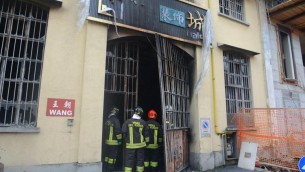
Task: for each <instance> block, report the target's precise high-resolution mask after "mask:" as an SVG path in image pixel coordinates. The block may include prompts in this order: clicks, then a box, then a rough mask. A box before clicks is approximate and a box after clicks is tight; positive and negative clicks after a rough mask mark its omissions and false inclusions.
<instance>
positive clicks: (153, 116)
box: [148, 110, 157, 119]
mask: <svg viewBox="0 0 305 172" xmlns="http://www.w3.org/2000/svg"><path fill="white" fill-rule="evenodd" d="M148 118H150V119H157V112H156V111H154V110H150V111H148Z"/></svg>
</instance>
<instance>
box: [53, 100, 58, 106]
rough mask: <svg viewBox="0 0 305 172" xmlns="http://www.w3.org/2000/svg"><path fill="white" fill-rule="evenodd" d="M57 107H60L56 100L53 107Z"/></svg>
mask: <svg viewBox="0 0 305 172" xmlns="http://www.w3.org/2000/svg"><path fill="white" fill-rule="evenodd" d="M55 107H58V105H57V101H56V100H55V101H54V102H53V108H55Z"/></svg>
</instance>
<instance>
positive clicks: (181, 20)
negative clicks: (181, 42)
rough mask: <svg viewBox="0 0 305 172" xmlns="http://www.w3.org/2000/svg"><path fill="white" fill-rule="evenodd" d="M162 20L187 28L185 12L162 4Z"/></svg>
mask: <svg viewBox="0 0 305 172" xmlns="http://www.w3.org/2000/svg"><path fill="white" fill-rule="evenodd" d="M160 21H162V22H165V23H169V24H172V25H176V26H179V27H183V28H185V13H184V12H181V11H178V10H175V9H172V8H168V7H165V6H163V5H160Z"/></svg>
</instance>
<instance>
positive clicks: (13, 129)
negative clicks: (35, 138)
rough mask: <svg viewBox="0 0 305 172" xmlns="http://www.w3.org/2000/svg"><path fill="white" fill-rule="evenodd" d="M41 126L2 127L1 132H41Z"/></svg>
mask: <svg viewBox="0 0 305 172" xmlns="http://www.w3.org/2000/svg"><path fill="white" fill-rule="evenodd" d="M39 132H40V128H29V127H0V133H39Z"/></svg>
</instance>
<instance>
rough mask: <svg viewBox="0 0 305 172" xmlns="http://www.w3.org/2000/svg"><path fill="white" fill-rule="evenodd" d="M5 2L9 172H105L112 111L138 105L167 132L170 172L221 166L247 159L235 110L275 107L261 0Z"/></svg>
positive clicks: (2, 150)
mask: <svg viewBox="0 0 305 172" xmlns="http://www.w3.org/2000/svg"><path fill="white" fill-rule="evenodd" d="M0 3H1V21H0V32H1V33H0V38H1V39H0V41H1V59H0V60H1V61H0V64H1V67H0V73H1V78H0V82H1V83H0V93H1V99H0V104H1V105H0V107H1V111H0V135H1V136H0V137H1V139H0V157H1V159H0V162H1V163H3V164H4V171H5V172H8V171H24V170H26V171H47V170H49V171H101V170H103V163H102V161H103V160H102V156H103V152H104V150H103V121H104V120H105V119H106V117H107V116H108V114H107V113H108V112H109V110H110V108H111V107H112V106H117V107H119V109H120V121H121V123H123V122H124V121H125V120H126V119H128V118H130V117H131V115H132V113H133V108H134V107H135V106H137V105H139V106H141V107H143V108H144V111H145V113H147V112H148V110H150V109H155V110H156V111H157V113H158V121H159V122H160V123H162V125H163V128H164V132H163V134H164V140H165V143H164V145H163V147H162V148H161V152H162V155H163V156H162V157H163V158H162V159H163V161H162V162H161V163H160V166H161V168H162V169H164V171H181V170H183V169H185V168H187V167H189V166H190V167H192V168H194V169H198V170H208V169H213V168H215V167H217V166H221V165H223V164H224V163H225V161H230V160H235V159H237V158H238V155H237V144H236V140H235V139H236V134H235V131H236V128H235V126H234V123H233V122H232V118H233V117H234V113H236V112H237V111H238V109H239V108H254V107H256V108H265V107H267V104H268V103H267V99H266V98H267V87H266V85H267V84H265V81H266V79H265V72H264V65H265V64H264V63H265V61H264V56H263V48H264V47H263V46H262V42H263V41H262V37H261V35H262V30H261V24H260V21H259V19H260V18H259V16H260V15H259V8H258V7H259V3H258V2H257V1H255V0H234V1H232V0H230V1H229V0H219V1H208V0H205V1H199V0H198V1H197V0H194V1H184V0H166V1H164V0H163V1H161V0H160V1H152V2H151V1H146V0H133V1H121V0H116V1H110V0H91V1H85V0H80V1H74V0H64V1H62V2H61V1H56V0H54V1H49V0H48V1H47V0H45V1H27V0H21V1H19V0H14V1H4V0H3V1H0ZM209 13H210V14H211V15H210V16H211V18H210V19H211V23H212V26H213V27H211V25H210V26H209V27H208V29H207V30H208V31H210V32H207V30H204V27H205V25H204V24H203V23H205V22H207V21H208V17H207V14H209ZM84 18H85V19H86V20H83V19H84ZM83 21H84V22H83ZM202 22H203V23H202ZM204 31H205V32H204ZM211 31H213V37H214V39H212V42H210V43H211V44H210V45H207V44H206V43H205V41H204V40H206V39H207V37H206V35H208V36H212V34H211ZM205 33H207V34H206V35H205ZM204 35H205V36H204ZM203 47H208V51H204V50H203V49H204V48H203ZM200 81H201V82H200ZM144 119H145V117H144ZM123 157H124V153H123V151H122V153H121V154H120V156H119V158H118V167H119V168H120V167H123Z"/></svg>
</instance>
